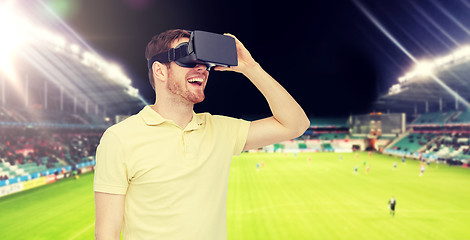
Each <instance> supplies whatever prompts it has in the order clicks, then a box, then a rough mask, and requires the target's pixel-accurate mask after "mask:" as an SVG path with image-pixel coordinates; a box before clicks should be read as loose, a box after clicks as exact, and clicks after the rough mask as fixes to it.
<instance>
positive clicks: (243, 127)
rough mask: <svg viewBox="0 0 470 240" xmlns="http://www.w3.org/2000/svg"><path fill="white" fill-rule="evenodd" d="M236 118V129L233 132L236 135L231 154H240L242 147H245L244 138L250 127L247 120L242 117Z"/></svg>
mask: <svg viewBox="0 0 470 240" xmlns="http://www.w3.org/2000/svg"><path fill="white" fill-rule="evenodd" d="M237 120H238V124H239V125H238V131H237V133H236V134H235V136H237V139H236V142H235V147H234V152H233V155H236V156H238V155H240V154H241V153H242V151H243V148H244V147H245V144H246V139H247V137H248V130H249V129H250V123H251V122H249V121H245V120H243V119H237Z"/></svg>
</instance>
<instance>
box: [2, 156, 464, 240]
mask: <svg viewBox="0 0 470 240" xmlns="http://www.w3.org/2000/svg"><path fill="white" fill-rule="evenodd" d="M341 155H343V160H342V161H339V156H340V154H338V153H301V154H298V155H297V157H294V156H293V155H292V154H288V155H284V154H266V153H257V154H242V155H241V156H240V157H234V159H233V161H232V167H231V172H230V181H229V195H228V203H227V216H228V235H229V236H228V239H229V240H238V239H247V240H251V239H256V240H258V239H270V240H274V239H293V240H297V239H394V240H395V239H400V240H403V239H459V240H460V239H470V231H468V226H469V224H470V207H469V206H470V186H469V183H470V169H463V168H459V167H448V166H446V165H435V164H432V165H431V166H429V167H427V169H426V172H425V174H424V175H423V176H421V177H420V176H419V163H418V162H417V161H414V160H407V161H406V164H402V163H401V161H400V159H398V158H393V157H389V156H383V155H378V154H374V155H373V156H372V159H370V160H369V157H368V155H367V154H366V153H361V154H360V157H359V159H356V158H355V157H354V154H352V153H345V154H341ZM309 157H311V159H312V160H311V162H309V161H308V158H309ZM364 160H367V165H370V172H369V174H367V173H366V172H365V167H364V165H363V161H364ZM261 162H264V167H262V168H261V169H260V170H259V171H257V169H256V163H261ZM393 162H397V164H398V167H397V169H396V170H392V165H393ZM355 165H357V166H359V174H357V175H355V174H353V169H354V166H355ZM92 184H93V175H92V174H88V175H82V176H81V178H80V179H79V180H74V179H67V180H63V181H60V182H58V183H55V184H52V185H47V186H43V187H40V188H37V189H33V190H30V191H26V192H23V193H19V194H15V195H12V196H7V197H4V198H0V216H1V219H2V221H1V222H2V223H1V224H0V239H2V240H3V239H93V231H94V229H93V228H94V225H93V222H94V203H93V190H92ZM392 195H393V196H395V198H396V199H397V210H396V215H395V217H392V216H390V215H389V210H388V205H387V202H388V200H389V199H390V197H391V196H392Z"/></svg>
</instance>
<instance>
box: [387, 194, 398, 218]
mask: <svg viewBox="0 0 470 240" xmlns="http://www.w3.org/2000/svg"><path fill="white" fill-rule="evenodd" d="M388 204H389V205H390V215H392V216H395V206H396V205H397V200H395V198H394V197H392V198H390V200H389V201H388Z"/></svg>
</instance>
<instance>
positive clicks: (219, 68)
mask: <svg viewBox="0 0 470 240" xmlns="http://www.w3.org/2000/svg"><path fill="white" fill-rule="evenodd" d="M213 69H214V70H215V71H233V70H232V69H230V68H229V67H222V66H215V67H214V68H213Z"/></svg>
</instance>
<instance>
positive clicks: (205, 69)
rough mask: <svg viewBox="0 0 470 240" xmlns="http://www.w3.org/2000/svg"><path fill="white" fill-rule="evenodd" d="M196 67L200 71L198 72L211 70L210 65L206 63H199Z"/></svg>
mask: <svg viewBox="0 0 470 240" xmlns="http://www.w3.org/2000/svg"><path fill="white" fill-rule="evenodd" d="M194 69H196V71H198V72H204V71H209V67H207V66H206V65H204V64H198V65H196V66H195V67H194Z"/></svg>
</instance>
